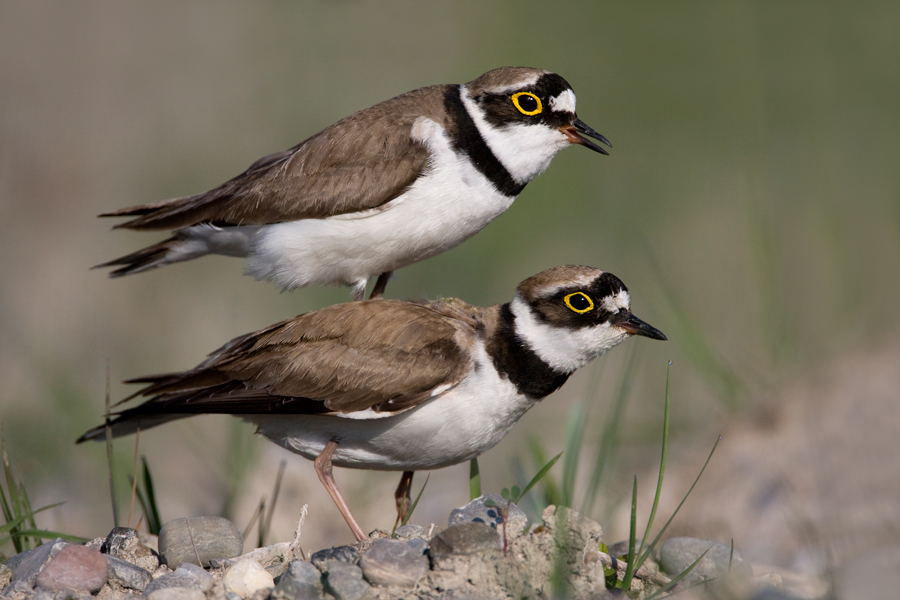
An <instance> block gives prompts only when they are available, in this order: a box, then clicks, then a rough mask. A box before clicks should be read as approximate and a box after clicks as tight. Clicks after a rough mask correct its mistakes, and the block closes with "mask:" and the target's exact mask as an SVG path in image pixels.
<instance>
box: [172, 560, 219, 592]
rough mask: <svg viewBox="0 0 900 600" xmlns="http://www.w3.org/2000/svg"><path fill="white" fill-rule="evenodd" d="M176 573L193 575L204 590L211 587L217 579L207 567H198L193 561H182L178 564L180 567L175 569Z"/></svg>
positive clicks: (198, 585) (187, 575) (199, 586)
mask: <svg viewBox="0 0 900 600" xmlns="http://www.w3.org/2000/svg"><path fill="white" fill-rule="evenodd" d="M175 575H183V576H186V577H193V578H194V581H196V582H197V584H196V585H197V587H198V588H199V589H201V590H203V591H204V592H205V591H207V590H208V589H210V588H211V587H212V586H213V584H214V583H215V582H216V580H215V579H214V578H213V576H212V575H210V574H209V573H208V572H207V571H206V569H204V568H203V567H198V566H197V565H195V564H193V563H181V564H180V565H178V568H177V569H175Z"/></svg>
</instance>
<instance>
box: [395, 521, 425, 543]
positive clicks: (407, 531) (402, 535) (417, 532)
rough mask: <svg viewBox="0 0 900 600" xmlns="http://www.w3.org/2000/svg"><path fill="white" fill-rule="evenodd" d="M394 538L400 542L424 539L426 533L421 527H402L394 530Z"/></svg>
mask: <svg viewBox="0 0 900 600" xmlns="http://www.w3.org/2000/svg"><path fill="white" fill-rule="evenodd" d="M394 536H395V537H397V538H398V539H401V540H413V539H417V538H422V539H426V538H427V537H428V532H427V531H425V528H424V527H422V526H421V525H404V526H403V527H398V528H397V529H395V530H394Z"/></svg>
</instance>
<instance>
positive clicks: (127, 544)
mask: <svg viewBox="0 0 900 600" xmlns="http://www.w3.org/2000/svg"><path fill="white" fill-rule="evenodd" d="M100 551H101V552H103V553H104V554H109V555H110V556H115V557H116V558H121V559H122V560H125V561H128V562H130V563H131V564H133V565H137V566H139V567H141V568H142V569H146V570H148V571H150V572H151V573H152V572H153V571H155V570H156V569H157V567H159V555H158V554H157V553H156V552H154V551H153V550H152V549H151V548H148V547H147V546H146V545H144V544H143V543H142V542H141V538H140V534H139V533H138V532H137V531H136V530H134V529H131V528H129V527H116V528H115V529H113V530H112V531H110V532H109V535H107V536H106V539H105V540H104V541H103V545H102V546H101V548H100ZM175 566H176V567H177V566H178V565H175Z"/></svg>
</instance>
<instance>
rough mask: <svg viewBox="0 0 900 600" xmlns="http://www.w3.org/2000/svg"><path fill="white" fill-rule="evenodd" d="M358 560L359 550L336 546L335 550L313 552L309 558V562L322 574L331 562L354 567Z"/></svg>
mask: <svg viewBox="0 0 900 600" xmlns="http://www.w3.org/2000/svg"><path fill="white" fill-rule="evenodd" d="M358 560H359V550H357V549H356V548H354V547H353V546H337V547H335V548H325V549H324V550H319V551H318V552H314V553H313V555H312V556H310V557H309V561H310V562H311V563H312V564H314V565H315V566H316V568H318V569H319V570H320V571H322V572H323V573H324V572H325V571H326V570H327V569H328V565H329V564H331V563H332V562H342V563H347V564H348V565H355V564H356V562H357V561H358Z"/></svg>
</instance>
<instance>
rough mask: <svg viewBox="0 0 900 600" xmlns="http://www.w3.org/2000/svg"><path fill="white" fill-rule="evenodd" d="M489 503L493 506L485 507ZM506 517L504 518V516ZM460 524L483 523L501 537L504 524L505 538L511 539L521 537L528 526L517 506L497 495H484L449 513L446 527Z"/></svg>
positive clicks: (526, 519) (525, 518) (523, 514)
mask: <svg viewBox="0 0 900 600" xmlns="http://www.w3.org/2000/svg"><path fill="white" fill-rule="evenodd" d="M488 500H489V501H490V503H492V504H493V506H489V505H486V504H485V502H486V501H488ZM503 513H506V516H505V517H504V514H503ZM461 523H485V524H486V525H490V526H491V527H493V528H494V529H496V530H497V531H498V532H499V533H500V535H503V524H504V523H506V538H507V539H510V540H511V539H513V538H516V537H519V536H520V535H522V533H523V532H524V531H525V526H526V525H527V524H528V517H526V516H525V513H524V512H522V509H520V508H519V507H518V506H516V505H515V504H513V503H512V502H509V501H507V500H506V499H505V498H504V497H503V496H500V495H499V494H485V495H483V496H479V497H478V498H475V499H474V500H472V501H471V502H469V503H468V504H466V505H465V506H463V507H462V508H454V509H453V510H452V511H451V512H450V519H449V521H448V526H449V527H453V526H454V525H459V524H461Z"/></svg>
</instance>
